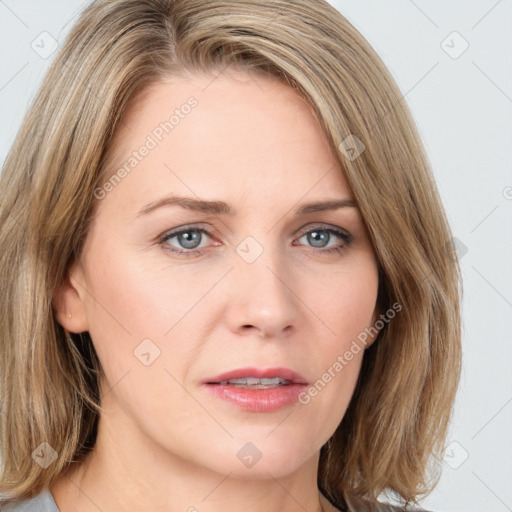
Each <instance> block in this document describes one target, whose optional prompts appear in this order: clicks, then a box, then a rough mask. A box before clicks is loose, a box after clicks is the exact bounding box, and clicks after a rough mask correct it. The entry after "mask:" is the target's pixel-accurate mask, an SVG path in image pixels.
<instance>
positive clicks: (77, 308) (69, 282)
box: [52, 262, 89, 333]
mask: <svg viewBox="0 0 512 512" xmlns="http://www.w3.org/2000/svg"><path fill="white" fill-rule="evenodd" d="M84 286H85V280H84V274H83V271H82V267H81V265H80V263H79V262H78V263H75V264H73V265H72V267H71V269H70V271H69V274H68V275H67V277H66V278H65V280H64V281H63V282H62V283H61V284H60V285H59V286H58V288H57V289H56V291H55V293H54V295H53V299H52V307H53V309H54V311H55V316H56V318H57V321H58V322H59V324H60V325H62V327H64V329H66V330H67V331H69V332H75V333H79V332H84V331H87V330H89V322H88V320H87V315H86V308H85V302H84V298H85V297H86V294H87V291H86V290H85V288H84Z"/></svg>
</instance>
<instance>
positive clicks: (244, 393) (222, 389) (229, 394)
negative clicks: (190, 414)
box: [202, 367, 308, 413]
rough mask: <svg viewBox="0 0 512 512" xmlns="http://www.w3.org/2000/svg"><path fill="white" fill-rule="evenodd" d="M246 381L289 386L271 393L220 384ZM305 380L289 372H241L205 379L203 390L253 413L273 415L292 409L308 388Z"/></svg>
mask: <svg viewBox="0 0 512 512" xmlns="http://www.w3.org/2000/svg"><path fill="white" fill-rule="evenodd" d="M243 377H256V378H260V379H263V378H267V379H272V378H275V377H281V378H282V379H286V380H287V381H289V382H290V384H287V385H285V386H279V387H276V388H269V389H250V388H242V387H235V386H232V385H226V386H221V385H220V382H221V381H224V380H230V379H240V378H243ZM307 386H308V383H307V381H306V379H305V378H304V377H303V376H302V375H301V374H299V373H297V372H295V371H293V370H290V369H289V368H283V367H281V368H265V369H262V368H254V367H252V368H239V369H236V370H232V371H229V372H226V373H221V374H219V375H215V376H213V377H209V378H208V379H205V380H204V381H203V383H202V387H203V388H204V389H205V390H206V391H208V392H209V393H211V394H213V396H215V397H217V398H219V399H221V400H223V401H226V402H227V403H229V404H231V405H233V406H235V407H237V408H239V409H242V410H244V411H250V412H260V413H262V412H273V411H277V410H278V409H281V408H283V407H288V406H290V405H293V404H294V403H296V402H297V401H298V400H299V396H300V394H301V393H302V392H304V390H305V389H306V388H307Z"/></svg>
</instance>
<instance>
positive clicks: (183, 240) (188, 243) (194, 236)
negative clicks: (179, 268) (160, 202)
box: [159, 226, 212, 257]
mask: <svg viewBox="0 0 512 512" xmlns="http://www.w3.org/2000/svg"><path fill="white" fill-rule="evenodd" d="M205 236H206V237H207V238H211V237H212V233H211V232H210V231H208V230H207V229H205V228H199V227H195V226H186V227H184V228H180V229H177V230H175V231H172V232H170V233H166V234H164V235H162V236H161V237H160V238H159V243H160V244H161V245H163V246H164V248H165V250H167V251H169V252H172V253H175V254H179V255H184V256H186V257H193V256H199V255H200V254H201V253H202V251H201V250H200V249H202V248H203V247H202V246H201V242H203V240H204V238H205ZM173 239H176V240H175V243H176V244H177V245H178V246H176V245H173V244H171V243H170V242H171V240H173Z"/></svg>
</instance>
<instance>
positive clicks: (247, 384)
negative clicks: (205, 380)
mask: <svg viewBox="0 0 512 512" xmlns="http://www.w3.org/2000/svg"><path fill="white" fill-rule="evenodd" d="M211 384H219V386H234V387H235V388H245V389H272V388H279V387H281V386H289V385H290V384H291V382H290V381H289V380H286V379H282V378H281V377H275V378H273V379H258V378H257V377H245V378H242V379H229V380H221V381H220V382H212V383H211Z"/></svg>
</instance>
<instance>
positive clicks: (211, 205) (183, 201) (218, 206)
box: [137, 195, 357, 217]
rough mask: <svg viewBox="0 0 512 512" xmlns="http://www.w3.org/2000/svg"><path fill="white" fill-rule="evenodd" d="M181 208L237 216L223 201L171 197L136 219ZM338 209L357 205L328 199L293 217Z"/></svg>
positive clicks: (297, 210) (305, 206) (151, 205)
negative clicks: (162, 210)
mask: <svg viewBox="0 0 512 512" xmlns="http://www.w3.org/2000/svg"><path fill="white" fill-rule="evenodd" d="M173 205H176V206H181V207H182V208H185V209H186V210H192V211H195V212H201V213H211V214H213V215H230V216H234V215H236V214H237V211H236V209H234V208H232V207H231V206H229V205H228V204H227V203H225V202H224V201H206V200H204V199H194V198H193V197H183V196H176V195H171V196H168V197H164V198H162V199H158V200H157V201H153V202H151V203H149V204H147V205H146V206H144V207H143V208H141V209H140V210H139V211H138V213H137V217H140V216H142V215H147V214H149V213H151V212H153V211H154V210H156V209H158V208H161V207H163V206H173ZM339 208H357V205H356V203H355V201H354V200H352V199H329V200H326V201H315V202H311V203H306V204H303V205H299V206H298V207H297V208H295V211H294V213H295V215H299V216H301V215H307V214H309V213H315V212H321V211H324V210H337V209H339Z"/></svg>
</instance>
